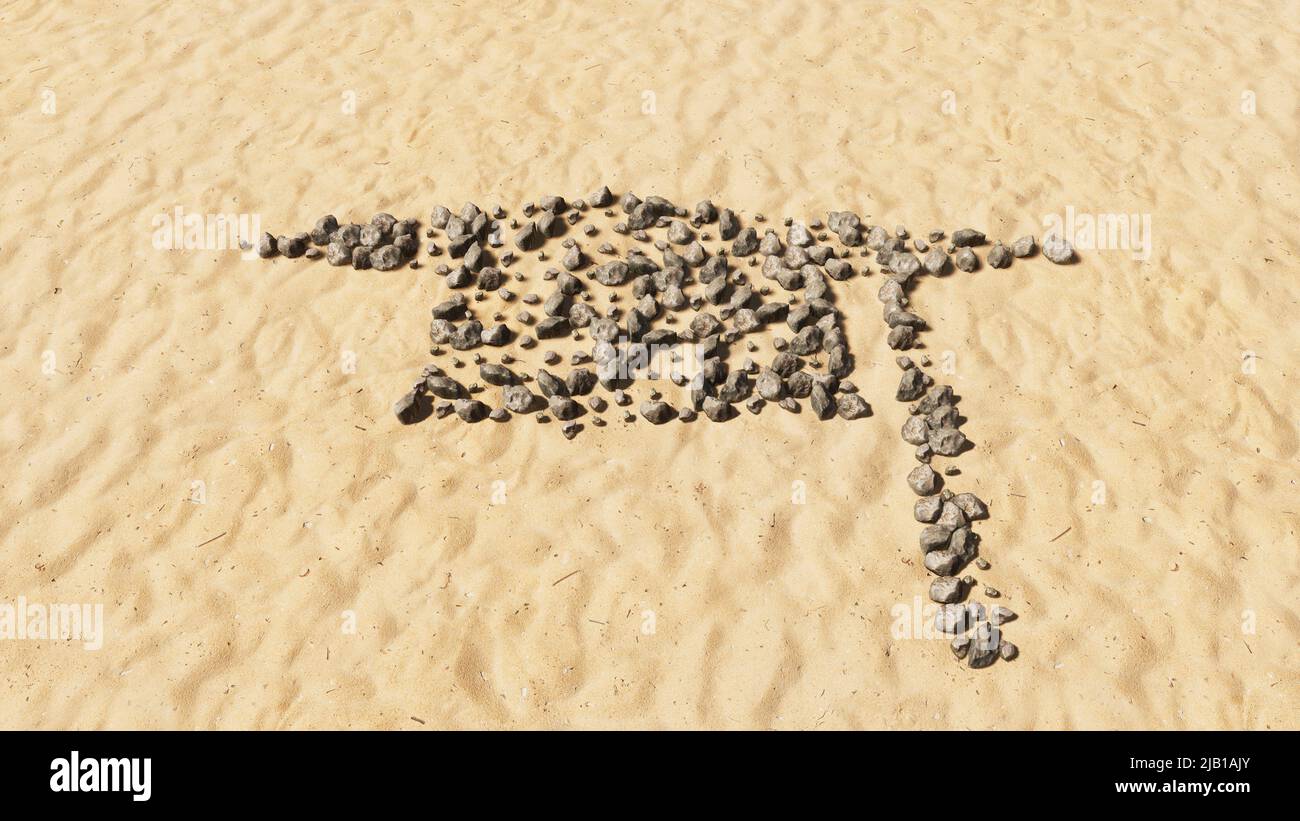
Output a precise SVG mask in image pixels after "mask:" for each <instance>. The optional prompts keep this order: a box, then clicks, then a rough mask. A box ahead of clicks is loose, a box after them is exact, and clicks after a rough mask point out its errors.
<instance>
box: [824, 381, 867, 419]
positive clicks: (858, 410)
mask: <svg viewBox="0 0 1300 821" xmlns="http://www.w3.org/2000/svg"><path fill="white" fill-rule="evenodd" d="M813 390H814V391H816V387H815V386H814V388H813ZM835 404H836V408H835V412H836V413H838V414H839V415H840V418H841V419H846V420H850V421H852V420H854V419H861V418H862V417H864V416H870V415H871V406H870V405H869V404H867V400H865V399H863V398H862V397H861V396H859V395H858V394H856V393H841V394H840V396H839V399H838V400H837V401H836V403H835Z"/></svg>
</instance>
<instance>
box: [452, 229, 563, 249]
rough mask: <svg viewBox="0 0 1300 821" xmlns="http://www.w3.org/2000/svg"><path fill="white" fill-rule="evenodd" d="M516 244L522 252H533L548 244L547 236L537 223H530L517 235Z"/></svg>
mask: <svg viewBox="0 0 1300 821" xmlns="http://www.w3.org/2000/svg"><path fill="white" fill-rule="evenodd" d="M514 242H515V247H516V248H518V249H519V250H520V251H533V250H536V249H538V248H541V247H542V243H544V242H546V235H545V234H543V233H542V231H541V229H540V228H538V227H537V223H536V222H532V221H529V223H528V224H527V225H525V226H524V227H523V228H520V229H519V231H518V233H516V234H515V240H514ZM453 256H454V254H453Z"/></svg>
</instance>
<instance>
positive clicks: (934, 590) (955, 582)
mask: <svg viewBox="0 0 1300 821" xmlns="http://www.w3.org/2000/svg"><path fill="white" fill-rule="evenodd" d="M963 594H965V586H963V585H962V579H959V578H957V577H953V575H941V577H939V578H936V579H935V581H933V582H931V583H930V599H931V601H937V603H939V604H953V603H956V601H961V599H962V595H963Z"/></svg>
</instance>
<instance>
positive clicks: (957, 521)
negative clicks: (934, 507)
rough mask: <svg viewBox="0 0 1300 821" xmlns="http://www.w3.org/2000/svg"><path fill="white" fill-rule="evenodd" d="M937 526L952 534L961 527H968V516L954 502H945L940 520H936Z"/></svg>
mask: <svg viewBox="0 0 1300 821" xmlns="http://www.w3.org/2000/svg"><path fill="white" fill-rule="evenodd" d="M935 524H937V525H938V526H939V527H941V528H943V529H944V530H947V531H949V532H952V531H954V530H956V529H957V528H959V527H965V526H966V525H967V520H966V514H965V513H963V512H962V509H961V508H959V507H957V505H955V504H953V503H952V502H944V503H943V508H942V510H941V511H940V513H939V518H938V520H936V522H935Z"/></svg>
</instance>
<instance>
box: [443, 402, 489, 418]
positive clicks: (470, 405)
mask: <svg viewBox="0 0 1300 821" xmlns="http://www.w3.org/2000/svg"><path fill="white" fill-rule="evenodd" d="M451 404H452V407H453V409H455V411H456V415H457V416H459V417H460V418H461V419H463V420H465V421H466V422H481V421H483V420H484V419H486V418H487V415H488V413H489V412H490V411H489V409H488V406H487V405H484V404H483V403H482V402H480V401H478V400H477V399H457V400H456V401H454V402H452V403H451Z"/></svg>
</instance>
